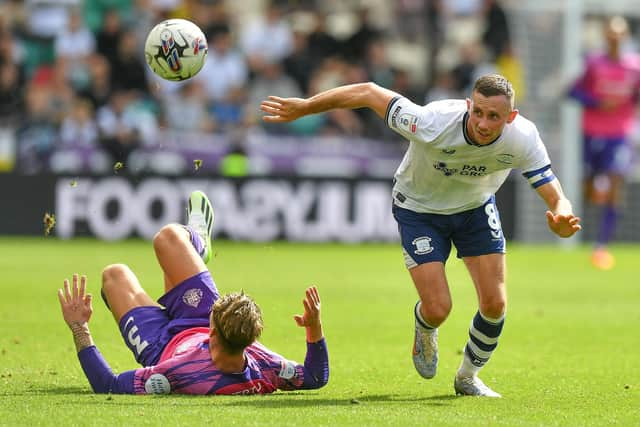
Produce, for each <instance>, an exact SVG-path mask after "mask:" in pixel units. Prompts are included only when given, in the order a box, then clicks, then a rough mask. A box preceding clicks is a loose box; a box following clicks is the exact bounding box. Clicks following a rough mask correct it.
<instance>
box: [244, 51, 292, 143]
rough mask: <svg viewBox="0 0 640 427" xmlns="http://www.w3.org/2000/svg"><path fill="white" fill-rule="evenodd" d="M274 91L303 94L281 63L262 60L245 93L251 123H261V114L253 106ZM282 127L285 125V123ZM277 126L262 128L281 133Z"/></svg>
mask: <svg viewBox="0 0 640 427" xmlns="http://www.w3.org/2000/svg"><path fill="white" fill-rule="evenodd" d="M274 91H277V93H284V94H287V95H286V96H287V97H299V96H302V95H303V93H302V91H301V90H300V88H299V87H298V84H297V83H296V81H295V80H293V78H291V77H290V76H288V75H287V74H285V73H284V72H283V70H282V65H280V64H279V63H277V62H271V63H269V62H264V63H263V64H262V67H261V68H260V71H259V72H257V73H256V76H255V77H254V79H253V81H252V82H251V83H250V85H249V91H248V94H247V98H248V102H247V110H248V111H249V112H250V113H247V114H248V115H249V116H250V117H248V120H250V121H251V123H254V124H258V125H259V126H260V125H261V124H262V123H263V122H262V121H261V120H260V118H261V116H262V115H261V114H260V115H258V113H259V111H258V110H256V109H255V106H256V105H260V102H261V101H262V100H263V99H265V98H266V97H268V96H269V95H270V94H271V93H273V92H274ZM282 127H286V125H284V126H282ZM278 128H279V126H274V127H271V126H264V127H263V129H265V130H268V131H270V132H272V133H283V130H282V129H278Z"/></svg>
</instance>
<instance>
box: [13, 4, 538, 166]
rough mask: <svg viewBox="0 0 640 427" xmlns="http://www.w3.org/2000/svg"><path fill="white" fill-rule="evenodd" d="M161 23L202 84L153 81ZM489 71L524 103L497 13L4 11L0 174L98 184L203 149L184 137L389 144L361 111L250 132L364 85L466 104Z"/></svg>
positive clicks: (215, 7) (181, 7)
mask: <svg viewBox="0 0 640 427" xmlns="http://www.w3.org/2000/svg"><path fill="white" fill-rule="evenodd" d="M380 5H382V6H384V7H383V8H382V9H381V8H380ZM389 12H391V13H392V16H388V15H385V16H383V17H382V18H383V19H379V18H380V17H381V13H382V14H388V13H389ZM172 17H180V18H187V19H190V20H192V21H193V22H195V23H196V24H198V25H199V26H200V27H201V28H202V30H203V32H204V33H205V35H206V37H207V39H208V44H209V53H208V57H207V60H206V64H205V66H204V68H203V69H202V71H201V72H200V73H199V75H197V76H196V77H195V78H193V79H191V80H189V81H186V82H181V83H175V82H165V81H162V80H161V79H159V78H158V77H157V76H155V75H153V74H152V73H151V72H150V70H149V68H148V67H147V65H146V64H145V62H144V55H143V48H144V41H145V38H146V35H147V33H148V31H149V30H150V29H151V28H152V27H153V26H154V25H155V24H157V23H158V22H160V21H161V20H163V19H166V18H172ZM489 71H497V72H500V73H502V74H504V75H505V76H507V77H508V78H509V79H511V80H512V82H513V83H514V86H515V88H516V93H517V95H518V97H522V96H524V95H525V93H526V88H525V87H524V84H523V81H524V78H523V75H522V74H523V71H522V66H521V64H520V63H519V61H518V58H517V55H516V54H515V53H514V49H513V48H512V43H511V36H510V31H509V22H508V15H507V13H506V12H505V10H504V9H503V7H502V6H501V4H500V2H499V1H496V0H456V1H444V0H425V1H423V0H396V1H393V2H364V1H349V0H345V1H342V2H332V1H319V0H317V1H314V0H299V1H277V0H271V1H257V0H253V1H249V0H245V1H238V2H228V1H227V2H225V1H223V0H91V1H88V0H86V1H81V0H26V1H10V0H5V1H0V157H3V158H5V159H6V158H8V157H11V155H10V153H11V152H13V153H14V154H15V155H14V156H13V157H14V158H15V159H16V160H15V162H14V161H7V160H4V161H1V160H0V168H2V169H4V170H5V171H12V170H13V171H16V172H19V173H39V172H46V171H49V170H54V171H55V170H63V171H64V170H65V169H66V170H74V168H75V170H76V171H78V170H79V171H80V172H81V171H82V169H89V171H104V170H106V169H107V168H109V167H110V165H111V164H113V163H114V162H122V163H124V164H126V163H127V161H128V156H129V155H130V154H131V153H132V152H133V151H135V150H136V149H139V148H140V147H154V146H158V145H161V146H166V145H170V144H172V143H174V144H176V143H177V144H181V143H184V141H185V140H193V141H196V142H195V143H197V141H203V139H202V138H198V137H195V138H187V137H186V136H185V135H194V134H195V135H198V134H206V135H222V136H225V135H236V139H237V134H238V132H248V131H250V132H257V133H265V134H271V135H278V136H280V135H283V136H295V137H313V136H318V135H321V136H327V135H329V136H348V137H353V138H355V137H363V138H371V139H376V140H381V141H388V142H396V141H398V137H397V136H395V135H393V134H392V133H391V132H390V131H389V130H388V128H387V127H386V126H385V124H384V123H383V121H382V120H380V119H379V118H377V117H375V116H374V115H373V113H372V112H370V111H365V110H356V111H347V110H339V111H334V112H331V113H327V114H322V115H316V116H311V117H307V118H305V119H303V120H298V121H296V122H294V123H291V124H286V125H277V126H276V125H273V124H270V125H263V124H262V122H261V120H260V117H261V114H260V111H259V109H258V106H259V103H260V101H261V100H262V99H264V98H265V97H267V96H268V95H272V94H275V95H278V96H283V97H288V96H301V97H304V96H310V95H313V94H314V93H317V92H319V91H321V90H325V89H328V88H330V87H334V86H337V85H341V84H348V83H355V82H363V81H373V82H376V83H378V84H380V85H382V86H385V87H388V88H390V89H392V90H395V91H397V92H399V93H401V94H403V95H405V96H407V97H408V98H410V99H412V100H413V101H415V102H417V103H426V102H429V101H432V100H435V99H441V98H452V97H464V96H466V94H467V92H468V90H469V86H470V85H471V84H472V82H473V81H474V79H475V77H476V76H478V75H480V74H484V73H486V72H489ZM172 134H173V135H176V134H177V135H180V137H178V138H171V137H170V135H172ZM243 135H244V134H243ZM240 138H242V136H241V137H240ZM176 141H177V142H176ZM3 147H4V148H3ZM64 147H67V148H68V147H72V148H74V149H78V150H81V149H83V147H85V148H86V147H91V148H92V149H96V150H97V151H99V152H101V153H103V154H104V155H103V156H102V157H97V158H94V159H93V160H92V161H91V162H89V163H82V164H78V165H76V166H74V162H73V161H70V160H69V159H68V158H65V157H64V156H63V157H62V158H57V159H52V153H53V152H55V151H56V150H59V149H61V148H64ZM3 151H4V156H3V154H2V153H3ZM7 153H9V154H7ZM96 159H97V160H96ZM56 164H59V166H58V167H56Z"/></svg>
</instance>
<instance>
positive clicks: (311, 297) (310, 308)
mask: <svg viewBox="0 0 640 427" xmlns="http://www.w3.org/2000/svg"><path fill="white" fill-rule="evenodd" d="M302 305H303V306H304V313H303V314H301V315H300V314H296V315H295V316H293V318H294V320H295V321H296V323H297V324H298V326H300V327H304V328H305V330H306V333H307V355H306V357H305V359H304V367H303V370H304V382H303V384H302V387H301V388H303V389H315V388H320V387H322V386H324V385H326V384H327V382H328V381H329V353H328V351H327V344H326V342H325V340H324V335H323V332H322V321H321V319H320V294H319V293H318V289H317V288H316V287H315V286H311V287H309V288H307V290H306V291H305V298H304V299H303V300H302Z"/></svg>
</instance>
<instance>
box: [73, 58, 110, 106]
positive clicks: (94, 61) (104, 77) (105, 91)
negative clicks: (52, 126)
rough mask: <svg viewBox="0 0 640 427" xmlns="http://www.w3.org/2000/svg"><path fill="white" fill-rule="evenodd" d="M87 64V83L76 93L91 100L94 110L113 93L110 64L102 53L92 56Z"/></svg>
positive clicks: (107, 100)
mask: <svg viewBox="0 0 640 427" xmlns="http://www.w3.org/2000/svg"><path fill="white" fill-rule="evenodd" d="M87 65H88V67H89V68H88V70H89V83H88V85H87V86H86V87H85V88H84V89H82V90H81V91H79V92H78V94H79V95H80V96H82V97H83V98H87V99H88V100H89V101H91V104H93V108H94V110H97V109H98V108H100V107H102V106H104V105H105V104H107V103H108V102H109V98H110V97H111V94H112V93H113V85H112V84H111V66H110V65H109V61H107V59H106V58H105V57H103V56H102V55H94V56H92V57H91V59H90V60H89V62H88V64H87Z"/></svg>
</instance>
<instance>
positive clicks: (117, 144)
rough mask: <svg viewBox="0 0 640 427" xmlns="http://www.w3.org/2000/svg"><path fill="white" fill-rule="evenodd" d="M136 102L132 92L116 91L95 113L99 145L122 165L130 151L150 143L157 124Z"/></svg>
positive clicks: (125, 162) (124, 163)
mask: <svg viewBox="0 0 640 427" xmlns="http://www.w3.org/2000/svg"><path fill="white" fill-rule="evenodd" d="M137 101H138V99H137V96H136V93H135V92H133V91H116V92H114V93H113V95H112V96H111V100H110V102H109V104H107V105H105V106H104V107H102V108H100V109H99V110H98V114H97V121H98V130H99V139H100V144H101V145H102V146H103V148H104V149H105V150H106V151H107V152H108V153H109V154H110V155H111V157H112V159H113V161H114V162H120V163H122V164H123V165H124V166H126V165H127V161H128V159H129V156H130V154H131V153H132V152H133V151H134V150H136V149H137V148H139V147H141V146H143V145H145V144H151V143H153V137H154V133H153V132H154V129H155V128H156V127H157V123H156V122H155V119H154V118H153V116H152V115H151V114H150V113H149V112H147V111H145V110H144V109H142V108H140V107H139V105H137V104H136V102H137Z"/></svg>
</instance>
